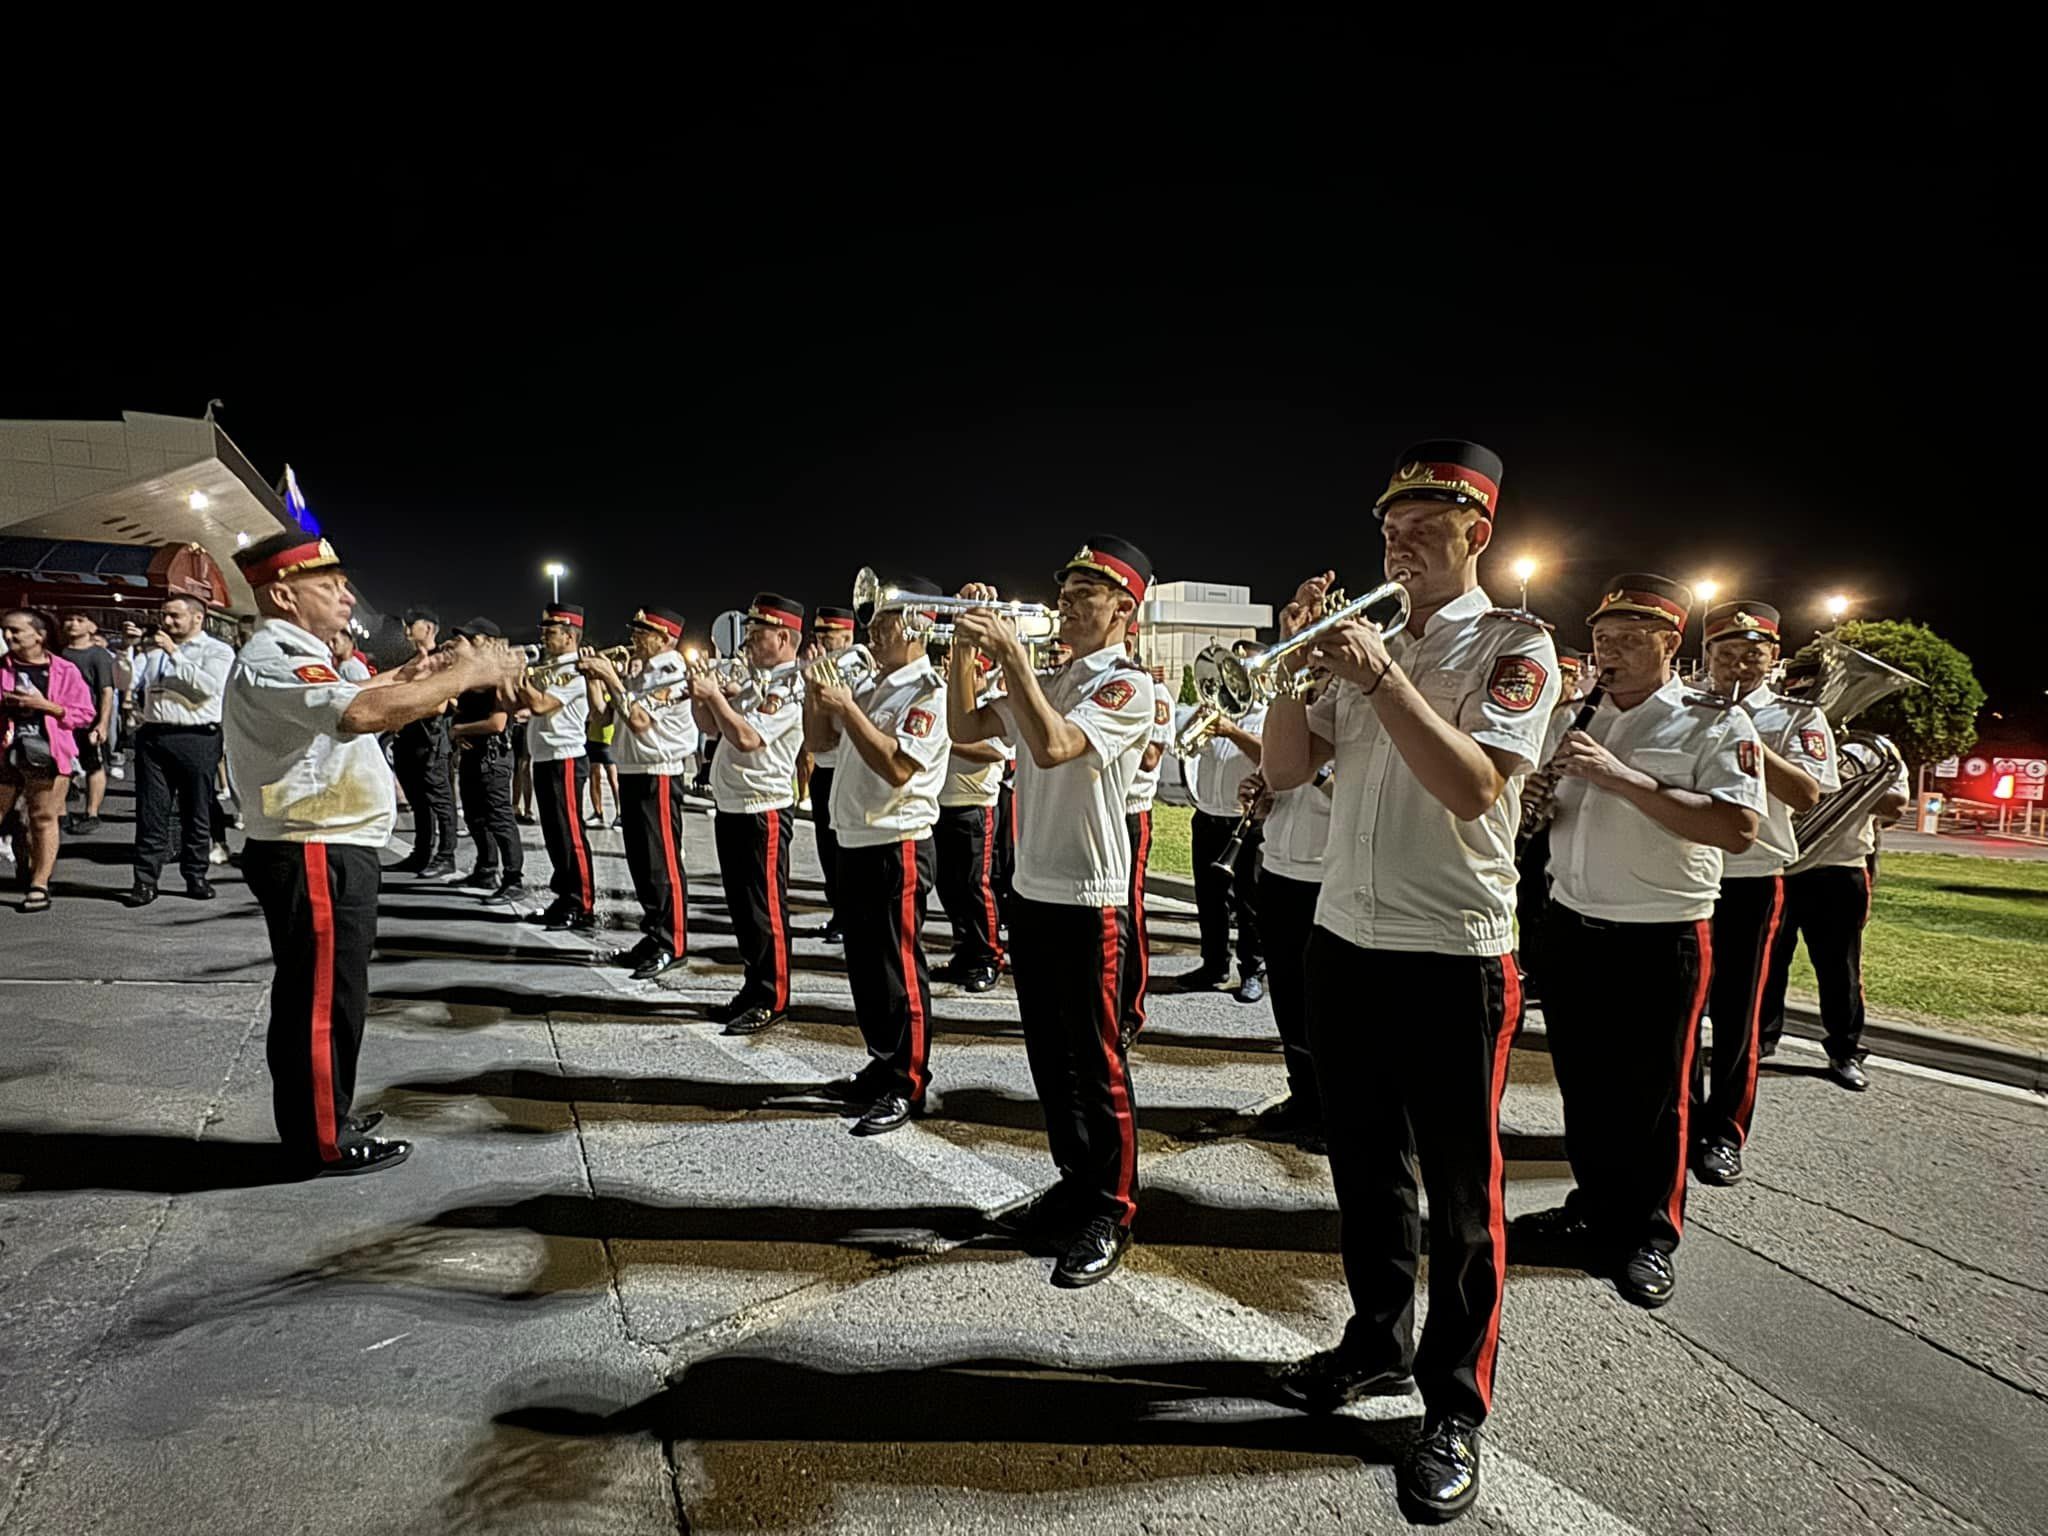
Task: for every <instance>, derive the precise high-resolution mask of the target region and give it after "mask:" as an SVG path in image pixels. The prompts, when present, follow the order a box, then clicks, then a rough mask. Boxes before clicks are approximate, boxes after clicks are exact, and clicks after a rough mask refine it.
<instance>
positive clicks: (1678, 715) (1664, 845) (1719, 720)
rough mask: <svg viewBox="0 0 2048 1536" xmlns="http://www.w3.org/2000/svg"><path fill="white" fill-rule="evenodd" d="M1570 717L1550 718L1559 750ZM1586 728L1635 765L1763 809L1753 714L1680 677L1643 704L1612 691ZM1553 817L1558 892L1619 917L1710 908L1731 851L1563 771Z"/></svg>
mask: <svg viewBox="0 0 2048 1536" xmlns="http://www.w3.org/2000/svg"><path fill="white" fill-rule="evenodd" d="M1571 723H1572V722H1571V717H1570V716H1569V715H1560V716H1559V717H1558V718H1557V719H1556V720H1554V721H1553V722H1551V729H1550V732H1549V736H1548V739H1547V740H1546V742H1545V744H1544V751H1545V756H1546V760H1547V759H1548V754H1549V753H1551V752H1554V751H1555V750H1556V749H1557V745H1558V743H1559V742H1561V741H1563V739H1564V736H1565V732H1567V731H1568V730H1570V729H1571ZM1586 734H1587V735H1589V736H1591V737H1592V738H1593V739H1594V740H1595V741H1597V742H1599V743H1600V744H1601V745H1602V746H1603V747H1605V748H1607V750H1608V751H1609V752H1612V753H1613V754H1614V755H1615V756H1616V757H1618V758H1620V759H1621V760H1622V762H1624V763H1626V764H1628V766H1629V767H1631V768H1637V769H1640V770H1641V771H1642V772H1644V773H1647V774H1648V775H1649V776H1650V777H1651V778H1653V779H1655V780H1656V781H1657V782H1658V783H1660V784H1663V785H1665V786H1666V787H1668V788H1672V789H1690V790H1696V791H1698V792H1699V793H1701V794H1703V795H1710V796H1712V797H1713V798H1714V799H1716V800H1725V801H1727V802H1728V803H1729V804H1730V805H1740V806H1746V807H1748V808H1749V809H1750V810H1752V811H1755V812H1756V813H1757V814H1758V816H1759V817H1761V816H1762V814H1763V810H1764V799H1765V796H1764V774H1763V758H1762V753H1761V752H1760V750H1759V746H1758V742H1757V736H1756V727H1755V726H1754V725H1752V724H1751V723H1750V719H1749V715H1748V714H1747V712H1745V711H1743V710H1741V709H1738V708H1735V707H1734V706H1732V705H1729V704H1727V703H1726V702H1725V701H1723V700H1721V699H1718V698H1716V697H1714V696H1713V695H1710V694H1700V693H1694V692H1693V691H1692V690H1691V689H1690V688H1688V687H1687V686H1686V685H1685V683H1684V682H1683V681H1682V680H1680V679H1679V678H1676V677H1673V678H1672V679H1671V680H1670V681H1669V682H1667V683H1665V684H1664V686H1663V687H1661V688H1659V689H1658V690H1657V691H1656V692H1655V693H1653V694H1651V695H1650V696H1649V697H1648V698H1647V699H1645V700H1643V701H1642V703H1640V704H1637V705H1635V706H1634V707H1633V708H1630V709H1619V708H1617V707H1616V706H1615V703H1614V699H1613V697H1612V696H1611V695H1610V696H1609V697H1608V698H1606V699H1603V700H1602V701H1601V703H1600V707H1599V709H1597V710H1595V711H1594V712H1593V718H1592V719H1591V720H1589V721H1588V722H1587V723H1586ZM1555 803H1556V807H1557V811H1556V815H1555V816H1554V817H1553V818H1552V820H1551V823H1550V878H1551V889H1550V894H1551V898H1552V899H1553V900H1555V901H1559V902H1562V903H1563V904H1564V905H1565V906H1567V907H1569V908H1571V909H1572V911H1574V912H1577V913H1579V914H1581V915H1582V916H1585V917H1597V918H1600V919H1602V920H1603V921H1606V922H1612V923H1683V922H1693V921H1696V920H1698V919H1699V918H1703V917H1706V916H1708V915H1709V914H1711V913H1712V912H1713V910H1714V902H1715V900H1716V899H1717V898H1718V897H1719V896H1720V894H1721V863H1722V853H1721V850H1720V849H1718V848H1710V847H1708V846H1707V845H1706V844H1705V843H1695V842H1690V841H1688V840H1686V839H1685V838H1682V837H1678V836H1675V835H1674V834H1672V833H1670V832H1667V831H1665V830H1664V828H1662V827H1660V826H1658V825H1657V823H1656V822H1654V821H1652V820H1650V818H1649V817H1648V816H1646V815H1644V814H1643V813H1642V812H1641V811H1639V810H1637V809H1636V808H1635V807H1634V806H1633V805H1631V804H1629V803H1628V801H1626V800H1624V799H1622V797H1621V796H1620V795H1617V794H1615V793H1613V792H1612V791H1611V790H1605V789H1595V788H1593V787H1592V786H1591V785H1589V784H1588V783H1587V782H1586V781H1585V780H1584V779H1577V778H1566V779H1560V780H1559V781H1558V785H1557V793H1556V800H1555Z"/></svg>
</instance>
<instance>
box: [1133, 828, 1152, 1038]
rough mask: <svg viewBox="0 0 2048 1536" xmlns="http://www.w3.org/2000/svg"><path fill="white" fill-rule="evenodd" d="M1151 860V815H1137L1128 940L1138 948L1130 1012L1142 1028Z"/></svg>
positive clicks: (1149, 970)
mask: <svg viewBox="0 0 2048 1536" xmlns="http://www.w3.org/2000/svg"><path fill="white" fill-rule="evenodd" d="M1151 857H1152V813H1151V812H1150V811H1140V812H1138V846H1137V847H1136V848H1133V849H1132V850H1131V937H1132V939H1133V940H1134V941H1135V942H1136V943H1137V946H1138V985H1137V988H1136V990H1135V991H1133V992H1132V994H1131V1012H1132V1013H1134V1014H1136V1015H1137V1018H1138V1027H1139V1028H1140V1029H1143V1028H1144V1027H1145V989H1146V988H1147V987H1148V986H1149V985H1150V984H1151V981H1152V941H1151V939H1149V938H1148V937H1147V936H1146V933H1145V865H1146V864H1147V863H1148V862H1149V861H1150V860H1151Z"/></svg>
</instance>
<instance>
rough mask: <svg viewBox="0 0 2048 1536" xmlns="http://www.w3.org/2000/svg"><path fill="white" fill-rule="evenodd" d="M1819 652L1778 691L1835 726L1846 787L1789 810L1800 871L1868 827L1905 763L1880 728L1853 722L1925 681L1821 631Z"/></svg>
mask: <svg viewBox="0 0 2048 1536" xmlns="http://www.w3.org/2000/svg"><path fill="white" fill-rule="evenodd" d="M1814 646H1815V649H1816V654H1815V655H1814V657H1813V658H1812V659H1810V660H1808V661H1805V662H1798V661H1795V662H1793V663H1791V664H1789V665H1788V666H1787V667H1786V669H1785V676H1784V679H1783V680H1782V681H1781V682H1780V683H1779V684H1778V689H1777V691H1778V693H1779V694H1781V695H1782V696H1783V697H1785V698H1788V699H1797V700H1800V701H1802V702H1804V703H1806V704H1810V705H1812V706H1813V707H1814V708H1815V709H1816V710H1818V711H1819V712H1820V714H1821V716H1822V718H1824V719H1825V720H1826V721H1827V723H1828V724H1829V725H1830V726H1832V727H1833V728H1834V730H1835V756H1836V758H1837V760H1838V762H1839V764H1840V767H1841V775H1842V787H1841V788H1840V789H1838V790H1836V791H1835V792H1834V793H1832V794H1828V795H1823V796H1821V799H1820V803H1819V804H1818V805H1816V806H1814V807H1812V808H1811V809H1810V810H1804V811H1800V812H1799V813H1798V814H1796V815H1795V816H1793V818H1792V832H1793V835H1794V836H1795V837H1796V838H1797V839H1798V841H1799V857H1798V858H1796V859H1794V860H1793V861H1792V863H1791V864H1790V865H1788V866H1787V867H1786V869H1785V873H1786V874H1788V875H1797V874H1803V873H1805V872H1806V871H1807V870H1809V869H1817V868H1819V867H1820V866H1821V865H1823V864H1827V863H1831V862H1834V861H1836V860H1839V859H1840V858H1841V857H1842V855H1843V853H1844V851H1845V849H1846V847H1847V846H1848V845H1849V844H1850V843H1852V842H1853V841H1854V840H1855V839H1856V838H1857V837H1858V836H1860V835H1861V833H1862V830H1863V821H1864V818H1865V817H1867V816H1869V815H1870V813H1871V811H1872V809H1873V808H1874V807H1875V806H1876V805H1877V802H1878V801H1880V800H1882V799H1883V798H1884V797H1885V795H1886V794H1887V793H1888V792H1889V791H1890V789H1891V787H1892V785H1894V784H1896V783H1897V782H1898V779H1899V775H1900V774H1901V773H1902V772H1904V771H1905V767H1906V759H1905V756H1904V754H1903V753H1901V752H1900V751H1899V749H1898V748H1897V747H1896V746H1894V745H1893V744H1892V742H1891V740H1890V738H1889V737H1885V736H1881V735H1879V734H1878V733H1877V732H1876V731H1851V730H1847V729H1845V727H1846V726H1847V725H1848V723H1849V722H1850V721H1851V720H1853V719H1855V718H1856V717H1857V716H1858V715H1860V714H1862V713H1863V711H1865V710H1866V709H1868V708H1870V706H1871V705H1873V704H1875V703H1877V702H1878V701H1879V700H1880V699H1888V698H1890V697H1891V696H1892V695H1893V694H1895V693H1897V692H1899V691H1900V690H1901V689H1904V688H1924V687H1926V686H1927V685H1926V684H1925V683H1923V682H1921V681H1920V679H1919V678H1917V677H1914V676H1913V675H1912V674H1911V673H1909V672H1901V671H1900V670H1899V669H1898V668H1897V667H1894V666H1890V665H1887V664H1886V663H1884V662H1882V661H1879V660H1878V659H1877V658H1876V657H1875V656H1872V655H1869V654H1867V653H1866V652H1863V651H1859V650H1857V649H1856V648H1855V647H1853V646H1849V645H1844V644H1843V643H1842V642H1841V641H1839V640H1833V639H1830V638H1828V637H1827V636H1825V635H1823V636H1822V637H1821V638H1820V639H1818V640H1816V641H1815V642H1814Z"/></svg>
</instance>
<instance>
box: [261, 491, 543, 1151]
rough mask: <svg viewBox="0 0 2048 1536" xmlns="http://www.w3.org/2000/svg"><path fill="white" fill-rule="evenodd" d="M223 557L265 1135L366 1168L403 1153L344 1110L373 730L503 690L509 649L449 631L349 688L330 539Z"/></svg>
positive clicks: (366, 932)
mask: <svg viewBox="0 0 2048 1536" xmlns="http://www.w3.org/2000/svg"><path fill="white" fill-rule="evenodd" d="M235 564H236V565H237V566H239V567H240V568H241V572H242V575H243V577H244V578H245V579H246V580H247V581H248V583H249V585H250V587H251V588H253V589H254V591H255V594H256V607H257V611H258V612H259V613H260V614H262V620H261V622H260V623H258V625H257V626H256V632H255V634H254V635H253V636H251V637H250V640H249V643H248V644H247V645H245V646H243V647H242V651H241V654H240V655H239V656H238V657H237V658H236V659H235V664H234V669H233V671H232V673H231V674H230V675H229V677H228V680H227V691H226V699H225V704H224V711H223V716H222V736H223V739H224V740H225V742H226V746H227V758H228V765H229V769H230V771H231V772H232V773H233V775H234V780H235V783H236V784H237V785H239V786H241V789H242V793H243V800H242V814H243V816H244V818H245V819H246V821H247V825H248V832H249V841H248V843H247V845H246V846H245V847H244V848H243V850H242V870H243V873H244V874H246V875H247V876H248V880H249V888H250V889H251V890H252V891H254V892H255V894H256V900H257V902H258V903H259V904H260V905H261V906H262V908H263V916H264V920H265V922H266V924H267V926H268V928H269V933H270V953H271V958H272V960H273V961H274V962H275V963H276V966H277V976H276V980H275V981H274V982H273V983H272V985H271V990H270V1033H269V1039H268V1045H267V1054H268V1057H269V1062H270V1076H271V1092H272V1107H273V1110H274V1112H275V1115H276V1119H277V1130H278V1135H279V1137H280V1138H281V1139H282V1140H283V1142H284V1145H285V1149H286V1151H287V1153H288V1154H289V1155H291V1156H292V1157H295V1158H297V1159H300V1160H302V1161H303V1162H304V1163H305V1165H306V1166H307V1167H308V1168H309V1169H310V1170H311V1171H313V1172H315V1173H322V1174H352V1173H369V1172H372V1171H374V1170H376V1169H379V1168H388V1167H391V1166H393V1165H394V1164H397V1163H401V1162H403V1161H404V1160H405V1159H406V1157H407V1156H409V1155H410V1154H411V1152H412V1145H411V1143H409V1142H404V1141H380V1140H377V1139H375V1138H373V1137H370V1136H368V1135H366V1134H365V1132H367V1131H368V1130H369V1129H371V1128H372V1126H374V1124H375V1121H376V1117H374V1116H363V1117H351V1116H350V1114H349V1106H350V1101H351V1099H352V1098H353V1096H354V1093H355V1082H356V1058H357V1056H358V1054H359V1053H360V1051H361V1049H362V1043H363V1023H364V1018H365V1015H366V1013H367V1010H368V1006H369V992H370V948H371V946H372V944H374V943H375V941H376V936H377V888H378V879H379V872H378V867H377V852H378V850H379V849H380V848H382V847H383V846H384V844H385V843H386V841H388V840H389V838H390V836H391V828H392V823H393V822H394V821H395V820H396V818H397V805H396V802H395V799H394V796H393V794H392V787H391V771H390V769H389V768H387V767H386V766H385V764H384V754H383V752H382V751H381V750H380V749H379V747H378V745H377V733H378V732H380V731H389V730H395V729H397V728H398V727H399V726H401V725H404V724H406V723H407V722H408V721H411V720H425V719H432V718H434V717H436V716H438V715H439V714H440V713H441V711H442V710H443V709H444V708H445V707H446V706H447V704H448V702H449V701H450V700H451V699H454V698H455V697H456V696H457V695H458V694H460V693H462V692H463V691H464V690H466V689H471V688H493V689H505V690H509V689H510V688H511V687H512V686H513V684H514V680H515V679H516V678H517V677H518V676H519V675H520V672H519V663H518V660H517V658H516V657H515V656H514V655H513V654H512V653H511V652H509V651H506V650H504V649H503V648H502V647H485V648H482V649H478V648H474V647H472V646H471V644H470V643H469V642H468V641H466V640H463V641H458V642H457V643H456V645H455V646H454V647H453V648H452V649H450V650H447V651H443V652H439V653H434V654H429V655H425V656H419V657H416V658H415V659H414V660H412V661H411V662H408V663H407V664H406V665H405V666H403V667H400V668H398V669H397V670H395V671H392V672H386V673H383V674H381V675H379V676H378V677H376V678H375V679H373V680H372V681H370V682H368V683H365V684H362V685H360V686H359V685H357V684H355V683H351V682H348V681H345V680H344V679H343V678H342V676H341V675H340V673H338V672H336V671H335V669H334V666H333V655H332V653H331V651H330V650H329V648H328V647H329V643H330V642H329V639H328V638H323V637H331V636H333V635H334V634H336V633H337V632H339V631H340V630H341V629H342V628H343V627H344V626H345V625H346V624H347V623H348V616H349V613H350V611H351V610H352V609H353V608H354V606H355V598H354V595H353V594H352V593H351V592H350V591H349V588H348V581H347V578H346V577H345V576H344V575H343V574H342V569H341V557H340V556H339V555H337V554H336V553H335V552H334V547H333V546H332V545H331V544H329V543H328V542H327V541H326V540H325V539H315V538H309V537H307V535H305V534H304V533H301V532H296V531H294V532H286V533H280V534H275V535H273V536H272V537H270V538H267V539H263V540H261V541H259V542H257V543H255V544H252V545H250V546H249V547H248V548H247V549H243V550H239V551H237V552H236V555H235Z"/></svg>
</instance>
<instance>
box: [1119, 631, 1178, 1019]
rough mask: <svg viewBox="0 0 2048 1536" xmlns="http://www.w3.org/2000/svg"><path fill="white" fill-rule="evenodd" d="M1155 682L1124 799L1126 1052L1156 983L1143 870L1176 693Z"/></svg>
mask: <svg viewBox="0 0 2048 1536" xmlns="http://www.w3.org/2000/svg"><path fill="white" fill-rule="evenodd" d="M1124 643H1125V648H1126V650H1127V651H1128V652H1129V654H1130V657H1131V660H1132V661H1133V662H1134V663H1137V664H1138V665H1140V666H1142V665H1143V663H1142V662H1138V621H1137V620H1136V619H1133V620H1131V627H1130V630H1129V632H1128V633H1127V634H1126V635H1125V637H1124ZM1151 682H1152V730H1151V733H1150V734H1149V735H1148V736H1147V737H1146V738H1145V753H1144V756H1142V757H1140V758H1139V759H1138V771H1137V772H1136V773H1134V774H1132V775H1131V792H1130V793H1129V794H1128V795H1126V796H1125V797H1124V831H1125V833H1126V834H1127V835H1128V836H1129V838H1130V843H1131V891H1130V899H1129V901H1128V902H1127V903H1126V905H1128V906H1129V908H1130V911H1131V943H1132V946H1133V949H1134V950H1135V953H1134V954H1133V955H1132V957H1131V963H1130V964H1129V965H1127V966H1125V967H1124V986H1123V998H1122V1001H1121V1003H1120V1006H1119V1015H1120V1017H1121V1019H1122V1030H1123V1043H1124V1049H1125V1050H1129V1049H1130V1047H1131V1042H1132V1041H1133V1040H1135V1039H1137V1038H1138V1031H1139V1030H1141V1029H1143V1028H1144V1027H1145V993H1146V989H1147V988H1148V987H1149V986H1150V985H1151V980H1152V941H1151V939H1150V938H1148V937H1147V936H1146V933H1145V866H1146V863H1147V861H1149V860H1150V859H1151V857H1152V804H1153V802H1154V801H1155V800H1156V799H1157V798H1158V796H1159V770H1160V765H1161V764H1162V763H1163V762H1164V761H1165V760H1166V756H1167V751H1166V749H1167V747H1168V746H1170V745H1171V744H1172V742H1173V695H1172V694H1170V693H1168V692H1167V691H1166V680H1165V678H1164V677H1163V676H1162V675H1161V669H1159V668H1154V669H1153V670H1152V674H1151Z"/></svg>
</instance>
